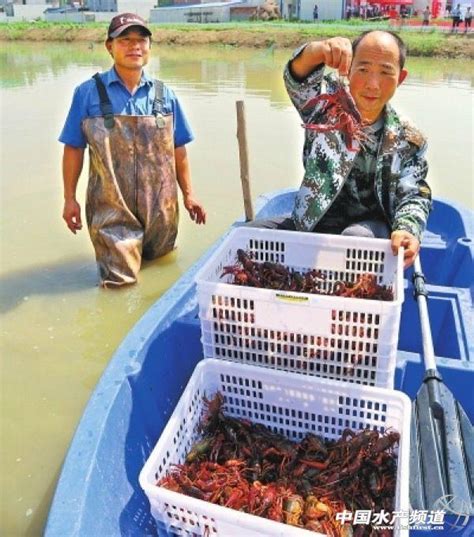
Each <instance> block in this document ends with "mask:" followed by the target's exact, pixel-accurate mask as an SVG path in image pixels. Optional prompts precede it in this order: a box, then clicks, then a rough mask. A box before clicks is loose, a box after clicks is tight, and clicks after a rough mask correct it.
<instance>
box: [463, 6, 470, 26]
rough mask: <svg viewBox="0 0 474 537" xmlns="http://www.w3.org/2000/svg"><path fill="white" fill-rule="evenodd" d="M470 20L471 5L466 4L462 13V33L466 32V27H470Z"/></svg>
mask: <svg viewBox="0 0 474 537" xmlns="http://www.w3.org/2000/svg"><path fill="white" fill-rule="evenodd" d="M471 22H472V10H471V6H468V7H467V9H466V13H464V33H467V29H468V28H469V29H471Z"/></svg>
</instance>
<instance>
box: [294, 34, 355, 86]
mask: <svg viewBox="0 0 474 537" xmlns="http://www.w3.org/2000/svg"><path fill="white" fill-rule="evenodd" d="M351 63H352V44H351V42H350V41H349V39H347V38H345V37H331V39H326V40H324V41H312V42H311V43H309V44H308V45H307V46H306V47H305V48H304V49H303V51H302V52H301V54H300V55H299V56H297V57H296V58H295V59H294V60H293V61H292V62H291V71H292V73H293V75H294V76H295V77H296V78H301V79H303V78H306V77H307V76H308V75H309V74H310V73H311V72H312V71H314V69H315V68H316V67H317V66H318V65H321V64H324V65H327V66H328V67H332V68H333V69H337V70H338V71H339V74H340V75H341V76H347V75H348V74H349V70H350V68H351Z"/></svg>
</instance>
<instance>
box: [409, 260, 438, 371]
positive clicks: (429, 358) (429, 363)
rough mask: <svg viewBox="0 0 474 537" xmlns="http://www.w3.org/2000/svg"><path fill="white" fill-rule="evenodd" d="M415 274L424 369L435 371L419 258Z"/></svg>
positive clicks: (423, 278)
mask: <svg viewBox="0 0 474 537" xmlns="http://www.w3.org/2000/svg"><path fill="white" fill-rule="evenodd" d="M414 269H415V273H414V274H413V283H414V285H415V297H416V301H417V302H418V309H419V311H420V323H421V337H422V341H423V359H424V361H425V369H426V370H430V369H434V370H435V369H436V360H435V354H434V348H433V338H432V335H431V327H430V318H429V315H428V300H427V296H428V292H427V291H426V286H425V276H424V274H423V271H422V268H421V262H420V256H418V257H417V258H416V259H415V265H414Z"/></svg>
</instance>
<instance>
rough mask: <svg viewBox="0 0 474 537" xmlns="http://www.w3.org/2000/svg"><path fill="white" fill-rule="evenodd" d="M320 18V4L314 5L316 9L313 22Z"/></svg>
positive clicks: (314, 9)
mask: <svg viewBox="0 0 474 537" xmlns="http://www.w3.org/2000/svg"><path fill="white" fill-rule="evenodd" d="M318 17H319V13H318V4H314V8H313V21H317V20H318Z"/></svg>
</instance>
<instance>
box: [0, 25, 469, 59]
mask: <svg viewBox="0 0 474 537" xmlns="http://www.w3.org/2000/svg"><path fill="white" fill-rule="evenodd" d="M150 28H151V29H152V30H153V33H154V35H155V37H156V36H161V37H163V39H164V41H166V35H167V34H168V33H169V34H170V35H171V34H173V39H172V42H173V43H175V44H177V45H179V44H181V43H180V40H179V36H178V37H177V36H176V34H177V33H178V34H181V35H183V36H185V35H187V36H188V37H189V36H190V35H191V34H192V33H198V34H200V35H201V36H202V35H203V34H205V33H206V32H212V34H213V35H214V36H215V35H216V34H217V35H218V36H219V35H220V36H221V41H220V42H221V43H222V44H231V45H234V46H238V45H239V44H240V43H239V39H238V37H237V39H236V38H235V36H236V34H237V36H242V37H245V43H244V44H245V45H246V46H249V38H250V40H251V36H252V35H253V36H255V37H258V38H259V39H260V44H259V43H257V42H256V43H255V46H261V38H262V37H265V38H267V40H268V42H272V41H274V42H275V44H276V45H277V46H293V45H294V44H295V43H296V42H298V41H300V42H301V41H304V40H309V39H326V38H329V37H334V36H343V37H347V38H349V39H353V38H355V37H356V36H357V35H358V34H359V33H360V32H362V31H364V30H367V29H384V30H386V29H395V30H396V31H399V32H400V34H401V35H402V37H403V39H404V40H405V42H406V43H407V46H408V49H409V51H410V54H411V55H416V56H443V55H445V56H451V55H452V56H456V55H460V56H467V57H472V49H473V40H472V39H471V36H465V35H463V34H462V33H460V34H455V35H452V34H446V33H444V32H439V31H436V30H434V29H430V30H429V31H426V30H425V31H422V30H414V29H413V27H411V28H409V29H408V27H407V29H405V28H402V29H399V28H394V27H393V26H391V25H390V24H389V23H388V22H387V21H378V22H367V21H361V20H357V19H352V20H350V21H324V22H319V23H316V24H315V23H313V22H288V21H273V22H260V21H255V22H247V21H245V22H228V23H203V24H193V23H186V24H184V23H183V24H176V23H174V24H172V23H170V24H153V23H152V24H150ZM106 29H107V23H96V22H93V23H83V24H81V23H71V22H60V23H52V22H46V21H36V22H18V23H8V24H1V25H0V40H26V41H28V40H35V41H66V42H70V41H96V42H99V41H103V39H104V36H105V33H106ZM230 34H232V38H231V39H230V38H229V39H228V40H227V38H226V36H227V35H230ZM215 41H216V39H215V38H213V42H215ZM183 44H184V43H183ZM250 46H252V43H250Z"/></svg>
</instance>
